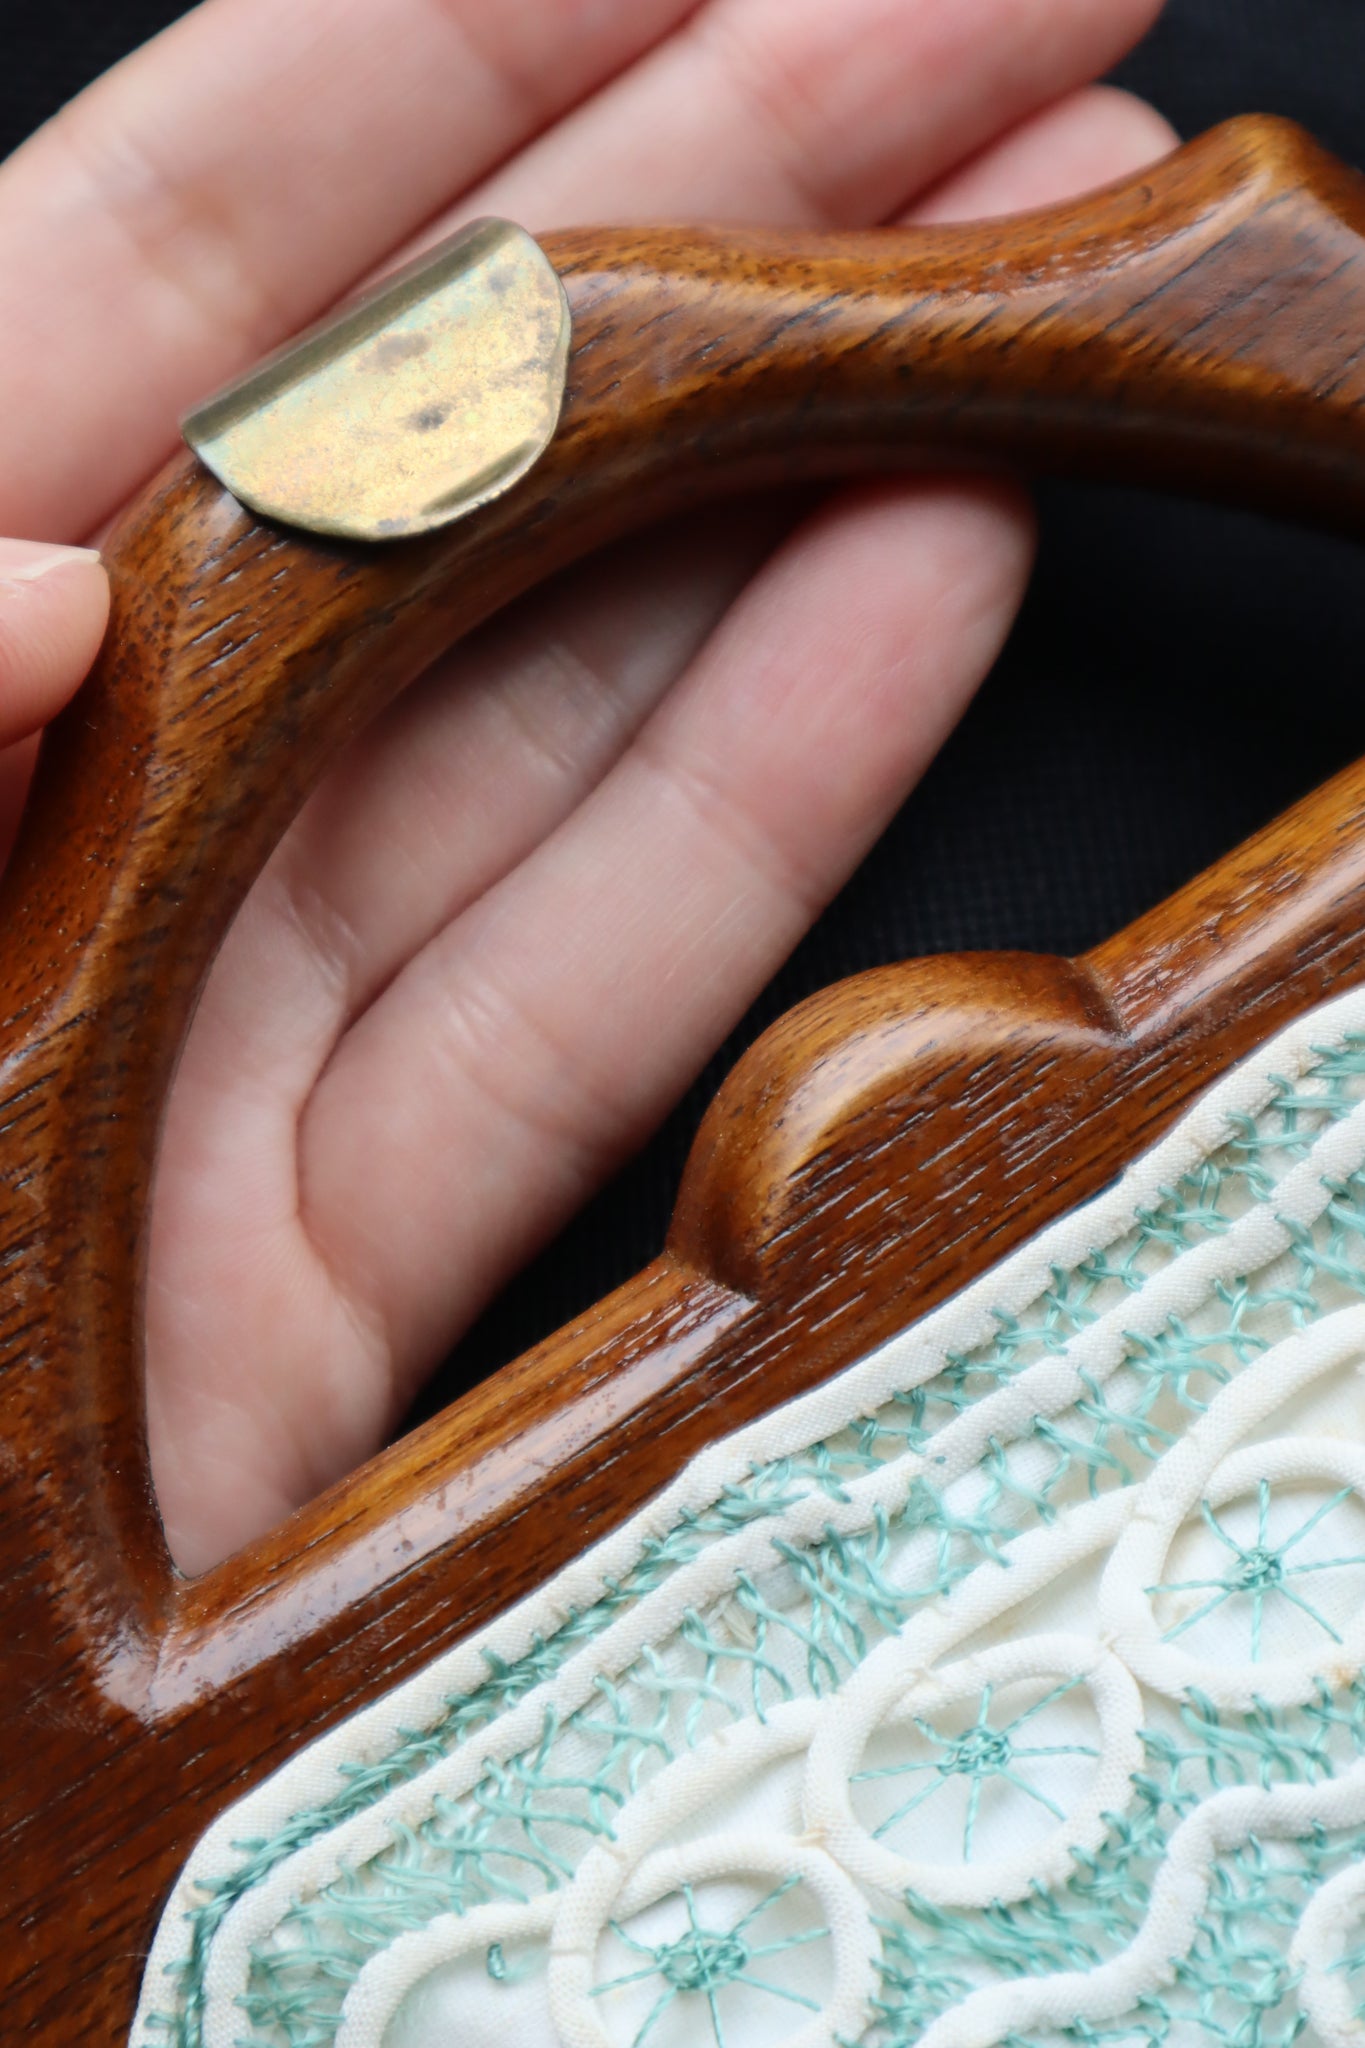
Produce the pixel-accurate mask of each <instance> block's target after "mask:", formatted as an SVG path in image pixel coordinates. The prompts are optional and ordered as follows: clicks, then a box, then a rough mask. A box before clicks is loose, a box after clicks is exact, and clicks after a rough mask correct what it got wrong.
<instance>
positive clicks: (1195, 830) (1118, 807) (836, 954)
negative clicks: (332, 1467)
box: [0, 0, 1365, 1406]
mask: <svg viewBox="0 0 1365 2048" xmlns="http://www.w3.org/2000/svg"><path fill="white" fill-rule="evenodd" d="M286 4H287V0H286ZM376 4H378V5H382V4H383V0H376ZM944 4H951V0H944ZM181 11H182V10H181V8H179V7H177V6H176V5H174V4H172V0H0V29H3V38H2V39H0V46H2V47H3V49H4V52H5V63H4V65H3V67H0V153H3V152H5V151H8V150H9V149H10V148H12V147H13V146H14V145H15V144H16V143H18V142H19V141H21V140H22V138H23V136H24V135H25V134H26V133H27V132H28V131H29V130H30V129H31V128H33V127H34V126H36V125H37V123H38V122H39V121H41V120H42V119H43V118H45V116H46V115H47V114H48V113H50V112H51V111H52V110H53V109H54V108H55V107H56V106H58V105H59V104H60V103H61V102H62V100H64V99H65V98H67V97H68V96H69V95H70V94H72V93H73V92H75V91H77V90H78V89H79V87H80V86H81V85H82V84H83V83H84V82H85V81H86V80H87V79H88V78H90V77H92V76H94V75H95V74H96V73H97V72H99V71H101V70H103V69H104V68H105V67H106V66H107V65H108V64H110V63H112V62H113V61H114V60H115V59H116V58H117V57H118V56H120V55H121V54H122V53H123V52H124V51H125V50H126V49H129V48H131V47H132V46H133V45H134V44H135V43H137V42H139V41H141V40H142V39H143V38H145V37H146V36H148V35H150V34H152V33H153V32H154V31H155V30H156V29H157V28H159V27H161V26H162V25H164V23H165V22H167V21H169V20H171V19H173V18H174V17H175V16H176V15H177V14H178V13H180V12H181ZM1120 76H1121V78H1122V81H1123V82H1124V83H1126V84H1128V85H1130V86H1132V87H1133V88H1134V89H1135V90H1137V91H1139V92H1142V93H1145V94H1146V95H1147V96H1148V97H1149V98H1150V99H1151V100H1152V101H1154V102H1155V104H1156V105H1157V106H1159V107H1160V108H1162V110H1163V111H1164V112H1165V113H1166V114H1167V115H1168V116H1169V117H1170V118H1171V119H1172V120H1173V121H1174V122H1175V123H1176V125H1177V127H1179V128H1180V129H1181V131H1182V132H1183V133H1185V134H1191V133H1194V132H1196V131H1197V130H1199V129H1200V128H1203V127H1206V126H1208V125H1209V124H1210V123H1211V122H1213V121H1216V120H1219V119H1221V118H1222V117H1223V116H1225V115H1227V114H1232V113H1237V112H1244V111H1247V110H1249V109H1253V108H1256V109H1260V108H1266V109H1272V110H1274V111H1277V112H1280V113H1285V114H1291V115H1293V116H1295V117H1296V118H1297V119H1299V120H1301V121H1303V122H1305V123H1306V124H1307V125H1308V126H1309V127H1310V128H1311V129H1313V130H1314V131H1315V133H1317V134H1318V135H1319V137H1321V139H1323V140H1324V141H1325V142H1327V143H1328V144H1330V145H1331V146H1332V147H1333V148H1334V149H1336V150H1337V151H1339V152H1340V153H1341V154H1342V155H1344V156H1346V157H1347V158H1348V159H1350V160H1351V161H1353V162H1355V163H1358V164H1361V165H1362V166H1365V7H1362V6H1361V4H1360V0H1169V6H1168V11H1167V14H1166V16H1165V18H1164V19H1163V21H1162V23H1161V24H1160V26H1159V27H1158V28H1157V30H1156V31H1155V33H1154V34H1153V35H1152V36H1151V37H1150V38H1149V40H1148V41H1147V43H1146V44H1145V45H1144V46H1143V48H1142V49H1141V50H1139V51H1138V52H1137V53H1136V54H1135V55H1134V56H1133V57H1132V58H1131V59H1130V60H1129V62H1128V63H1127V64H1126V65H1125V66H1124V67H1123V70H1122V72H1121V74H1120ZM0 289H2V287H0ZM7 396H8V398H9V402H14V399H15V395H14V394H8V395H7ZM1042 511H1043V547H1042V556H1041V561H1040V565H1039V570H1038V574H1037V577H1036V579H1035V582H1034V586H1033V590H1032V594H1031V596H1030V598H1029V601H1028V605H1027V607H1026V610H1025V613H1024V616H1023V618H1022V619H1021V621H1020V624H1019V627H1018V630H1017V632H1016V633H1015V635H1014V638H1013V641H1012V643H1011V645H1010V647H1009V649H1008V651H1007V653H1006V655H1005V656H1004V658H1003V659H1002V661H1001V662H1000V663H999V665H998V667H997V669H996V671H995V673H994V674H993V675H992V677H991V679H990V681H989V682H988V684H987V686H986V688H985V689H984V691H983V692H982V694H981V696H980V698H979V699H978V701H977V703H976V705H975V706H974V707H973V709H972V711H971V712H970V713H969V715H968V717H967V719H966V720H965V722H964V723H963V725H962V727H961V728H960V730H959V732H958V733H957V735H956V736H955V738H954V739H953V740H952V741H951V743H950V744H949V746H948V747H947V749H946V750H945V752H944V753H943V755H942V756H941V757H940V759H939V761H938V762H937V763H936V764H935V766H934V768H933V769H932V771H931V773H930V774H929V776H928V778H927V779H926V781H925V782H924V783H923V784H922V786H921V787H920V789H919V790H918V791H916V793H915V795H914V796H913V797H912V798H911V800H910V801H909V803H908V804H907V805H906V806H905V808H904V810H903V811H902V813H901V815H900V816H899V818H898V819H897V820H896V822H895V823H894V825H893V826H892V827H891V829H890V831H889V832H887V833H886V835H885V836H884V838H883V839H882V841H881V843H880V844H879V846H878V847H877V848H876V850H875V852H874V853H873V854H872V856H871V858H870V859H869V860H868V861H867V862H866V863H865V864H864V866H863V868H862V869H861V870H860V872H859V873H858V874H857V875H856V876H855V877H854V879H853V880H852V882H850V884H849V885H848V887H847V888H846V889H845V890H844V891H843V893H842V895H841V896H840V897H839V898H838V899H837V901H836V902H835V903H834V904H833V905H832V906H831V907H830V909H829V910H828V911H827V912H826V914H825V916H824V917H823V918H822V919H821V920H820V922H819V924H818V925H817V927H816V928H815V930H814V931H813V932H812V933H811V934H810V936H809V937H808V939H807V940H806V942H805V943H804V944H803V945H802V946H801V947H800V949H799V950H798V952H797V953H796V955H795V956H794V957H793V959H792V960H791V961H790V962H789V963H788V965H787V966H786V968H785V969H784V970H783V972H782V973H781V974H780V975H779V976H778V977H777V979H776V980H775V981H774V982H773V983H772V985H771V986H770V987H769V988H768V989H767V990H765V992H764V994H763V996H762V997H761V999H760V1000H759V1001H758V1002H757V1003H756V1004H755V1006H754V1008H753V1010H752V1011H751V1013H750V1014H749V1016H748V1017H746V1018H745V1020H744V1022H743V1024H742V1025H741V1026H740V1028H739V1029H738V1030H737V1031H736V1032H735V1033H734V1035H733V1037H732V1038H731V1039H730V1041H729V1042H728V1043H727V1044H726V1045H725V1047H724V1048H723V1049H722V1051H721V1052H720V1053H719V1054H718V1055H717V1056H716V1058H715V1059H714V1060H713V1061H712V1062H711V1063H710V1065H709V1066H708V1068H707V1070H706V1072H705V1074H704V1075H703V1076H702V1077H701V1079H700V1080H699V1081H698V1083H697V1085H696V1086H695V1087H694V1088H693V1089H692V1090H691V1091H690V1093H689V1094H688V1096H687V1098H686V1100H685V1101H684V1102H683V1103H682V1104H681V1105H680V1106H679V1107H678V1109H677V1110H676V1112H675V1113H674V1115H673V1116H672V1117H671V1118H670V1119H669V1121H668V1123H667V1124H666V1126H665V1127H664V1129H663V1130H662V1131H661V1132H660V1133H659V1135H658V1136H657V1137H656V1139H655V1140H654V1142H653V1143H652V1144H651V1145H650V1146H649V1147H648V1148H647V1150H646V1151H645V1152H644V1153H643V1154H642V1155H641V1156H640V1157H639V1158H638V1159H637V1160H636V1161H634V1162H633V1163H632V1164H631V1165H630V1166H629V1167H627V1168H626V1170H625V1171H624V1172H623V1173H622V1174H621V1175H620V1176H619V1177H618V1179H617V1180H616V1181H615V1182H614V1183H613V1184H612V1185H611V1186H610V1187H608V1188H607V1189H606V1190H605V1191H604V1192H603V1193H602V1194H601V1195H600V1196H599V1197H598V1199H597V1200H596V1201H595V1202H594V1203H593V1204H592V1205H591V1206H590V1208H589V1209H588V1210H587V1211H586V1212H585V1213H584V1214H583V1215H582V1216H581V1217H580V1218H579V1219H578V1220H577V1221H576V1222H575V1223H574V1224H573V1225H572V1226H571V1227H570V1228H569V1229H568V1230H567V1231H565V1233H564V1234H563V1235H562V1237H561V1238H560V1239H559V1240H558V1241H557V1242H556V1243H555V1244H553V1245H552V1246H551V1247H550V1248H549V1249H548V1250H547V1251H546V1252H545V1253H544V1254H543V1255H542V1256H541V1257H540V1258H539V1259H538V1260H537V1261H536V1263H535V1264H534V1265H533V1266H532V1267H531V1268H530V1269H529V1270H528V1271H527V1272H526V1273H525V1274H523V1275H522V1277H521V1278H520V1279H519V1280H518V1281H517V1282H516V1283H515V1285H513V1286H512V1287H511V1288H509V1289H508V1290H507V1292H506V1294H505V1295H504V1296H503V1298H502V1299H501V1300H500V1301H499V1302H497V1303H496V1304H495V1305H494V1307H493V1308H492V1309H491V1310H490V1311H489V1313H488V1314H487V1315H486V1316H485V1317H484V1319H483V1321H482V1323H481V1324H480V1325H479V1327H478V1328H477V1329H476V1330H475V1331H474V1332H472V1333H471V1335H470V1336H469V1337H468V1338H467V1339H466V1341H465V1342H464V1343H463V1344H462V1345H461V1347H460V1350H459V1352H458V1353H457V1354H456V1356H455V1357H454V1358H453V1359H452V1360H451V1361H450V1362H449V1364H448V1366H447V1367H446V1369H445V1370H444V1372H443V1373H442V1374H441V1375H439V1377H438V1381H437V1383H436V1384H435V1385H434V1387H433V1388H432V1390H431V1392H430V1395H429V1396H428V1400H427V1403H426V1404H425V1405H428V1406H429V1405H433V1404H435V1403H436V1402H438V1401H440V1400H442V1399H445V1398H448V1397H449V1396H450V1394H452V1393H453V1392H455V1391H456V1390H457V1389H458V1388H459V1387H460V1386H461V1385H462V1384H465V1383H467V1382H468V1380H470V1379H471V1378H473V1377H476V1376H479V1375H482V1374H483V1373H485V1372H487V1371H488V1370H490V1369H491V1368H492V1367H494V1366H496V1365H498V1364H500V1363H501V1362H502V1361H504V1360H505V1359H507V1358H509V1357H511V1356H513V1355H515V1354H516V1353H517V1352H518V1351H520V1350H522V1349H523V1348H524V1347H525V1346H526V1345H527V1344H529V1343H531V1342H533V1341H534V1340H535V1339H536V1338H537V1337H539V1336H541V1335H544V1334H545V1333H547V1332H548V1331H550V1330H552V1329H554V1328H555V1327H556V1326H557V1325H558V1324H559V1323H561V1322H562V1321H564V1320H565V1319H566V1318H567V1317H569V1316H570V1315H572V1314H574V1313H575V1312H576V1311H578V1310H580V1309H581V1308H583V1307H585V1306H587V1305H588V1304H590V1303H591V1302H593V1301H594V1300H596V1298H597V1297H598V1296H599V1295H600V1294H602V1293H604V1292H605V1291H606V1290H607V1289H609V1288H610V1287H612V1286H614V1285H616V1284H617V1283H618V1282H619V1281H621V1280H623V1279H624V1278H626V1277H627V1276H628V1275H629V1274H630V1273H631V1272H633V1271H634V1270H635V1269H636V1268H637V1267H638V1266H640V1265H641V1264H643V1263H644V1262H645V1260H647V1259H648V1258H650V1257H651V1256H653V1254H654V1253H655V1252H656V1251H657V1250H658V1248H659V1246H660V1245H661V1243H662V1241H663V1236H664V1231H665V1229H666V1226H667V1220H668V1214H669V1210H670V1207H671V1204H672V1200H673V1193H674V1190H675V1188H676V1185H677V1181H678V1176H679V1173H680V1171H681V1168H682V1163H683V1160H684V1158H685V1157H686V1152H687V1147H688V1144H689V1142H690V1140H691V1136H692V1134H693V1132H694V1131H695V1129H696V1125H697V1122H698V1119H699V1117H700V1115H701V1112H702V1110H703V1108H704V1107H705V1104H706V1102H707V1101H708V1099H709V1098H710V1096H711V1094H712V1093H713V1092H714V1090H715V1088H716V1086H717V1085H718V1083H719V1081H720V1079H721V1078H722V1076H723V1075H724V1074H725V1073H726V1071H727V1070H728V1069H729V1067H730V1066H731V1065H732V1064H733V1062H734V1060H735V1059H736V1057H737V1056H738V1054H739V1053H740V1052H741V1051H742V1050H743V1048H744V1047H745V1046H746V1045H747V1044H748V1043H749V1042H750V1041H751V1040H752V1039H753V1038H754V1037H755V1036H756V1035H757V1033H758V1032H759V1031H760V1030H761V1029H762V1028H763V1027H764V1025H766V1024H767V1023H769V1022H770V1021H771V1020H772V1019H773V1018H774V1017H775V1016H777V1015H778V1014H779V1013H780V1012H781V1011H782V1010H784V1009H786V1008H788V1007H789V1006H790V1005H791V1004H792V1003H794V1002H796V1001H797V1000H799V998H800V997H802V996H803V995H806V994H808V993H809V992H810V991H811V990H813V989H816V988H819V987H822V986H823V985H824V984H825V983H827V982H830V981H833V980H835V979H837V978H838V977H840V976H842V975H846V974H852V973H854V972H856V971H857V970H858V969H860V968H864V967H870V966H874V965H877V964H880V963H882V962H885V961H890V960H896V959H901V958H905V957H908V956H910V955H914V954H924V953H934V952H942V951H952V950H956V949H961V948H969V947H1027V948H1033V949H1037V950H1042V951H1054V952H1074V951H1077V950H1079V949H1080V948H1083V947H1085V946H1088V945H1090V944H1093V943H1094V942H1095V941H1096V940H1098V939H1101V938H1103V937H1105V936H1106V935H1107V934H1108V933H1110V932H1111V931H1113V930H1115V929H1116V928H1117V927H1118V926H1119V925H1121V924H1123V923H1125V922H1126V921H1127V920H1128V919H1129V918H1131V917H1134V916H1136V915H1137V914H1138V913H1139V912H1140V911H1142V910H1144V909H1146V908H1148V907H1149V906H1150V905H1151V904H1153V903H1155V902H1157V901H1158V900H1159V899H1160V898H1161V897H1162V896H1164V895H1165V894H1166V893H1167V892H1168V891H1170V890H1171V889H1173V888H1174V887H1176V886H1177V885H1178V884H1179V883H1180V882H1182V881H1184V880H1185V879H1186V878H1187V877H1188V876H1190V875H1192V874H1194V873H1195V872H1196V871H1197V870H1198V869H1199V868H1201V867H1202V866H1204V865H1205V864H1206V863H1207V862H1208V861H1210V860H1212V859H1213V858H1214V857H1215V856H1216V855H1218V854H1219V853H1221V852H1223V851H1224V850H1225V849H1227V848H1228V847H1230V846H1232V845H1234V844H1235V843H1236V842H1237V841H1238V840H1239V839H1241V838H1243V837H1244V836H1245V835H1246V834H1247V833H1248V832H1250V831H1251V830H1252V829H1254V827H1255V826H1257V825H1258V824H1260V823H1262V822H1263V821H1264V820H1265V819H1267V818H1269V817H1271V816H1272V815H1273V814H1274V813H1275V812H1276V811H1277V810H1279V809H1281V808H1283V806H1284V805H1285V804H1287V803H1289V802H1290V801H1292V800H1293V799H1294V798H1295V797H1297V796H1299V795H1300V794H1301V793H1302V792H1303V791H1305V790H1306V789H1308V788H1310V787H1311V786H1312V785H1313V783H1314V782H1316V781H1319V780H1321V779H1322V778H1323V777H1324V776H1326V775H1327V774H1329V773H1330V772H1331V771H1332V770H1333V769H1335V768H1337V767H1339V766H1341V765H1342V764H1343V763H1345V762H1346V761H1348V760H1350V759H1351V758H1352V757H1353V756H1355V755H1357V754H1360V753H1362V752H1365V692H1362V689H1361V686H1360V656H1359V641H1360V629H1361V626H1362V623H1365V601H1363V599H1365V580H1363V579H1362V575H1361V568H1360V558H1359V556H1358V554H1357V553H1356V552H1355V551H1353V550H1351V549H1348V548H1346V547H1345V546H1341V545H1338V544H1335V543H1332V542H1328V541H1325V540H1321V539H1318V538H1311V537H1307V536H1304V535H1302V534H1298V533H1295V532H1292V531H1289V530H1287V529H1282V528H1278V527H1273V526H1270V525H1268V524H1265V523H1263V522H1261V521H1258V520H1255V519H1251V518H1249V517H1243V516H1239V515H1236V514H1228V513H1211V512H1205V511H1202V510H1198V509H1193V508H1190V507H1186V506H1180V505H1174V504H1170V503H1167V502H1165V501H1161V500H1156V499H1151V498H1142V497H1138V496H1136V495H1129V494H1124V493H1117V492H1100V491H1090V490H1086V491H1081V490H1075V489H1070V488H1068V489H1061V488H1050V489H1048V490H1046V491H1045V492H1044V493H1043V495H1042Z"/></svg>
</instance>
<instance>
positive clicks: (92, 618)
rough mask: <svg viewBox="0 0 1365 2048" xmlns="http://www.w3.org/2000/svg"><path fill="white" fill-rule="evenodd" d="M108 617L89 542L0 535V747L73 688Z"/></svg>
mask: <svg viewBox="0 0 1365 2048" xmlns="http://www.w3.org/2000/svg"><path fill="white" fill-rule="evenodd" d="M108 616H109V582H108V578H107V577H106V575H105V573H104V569H103V567H102V565H101V563H100V558H99V555H98V553H97V552H96V550H95V549H94V548H64V547H56V546H54V545H53V544H52V543H51V542H48V541H36V540H3V539H0V747H6V746H9V745H11V744H12V743H13V742H14V741H15V740H21V739H24V738H26V737H27V736H28V735H29V734H30V733H35V732H37V731H38V730H39V729H40V727H42V726H44V725H46V724H47V721H48V720H49V719H50V718H52V717H53V716H54V715H55V714H56V713H57V712H58V711H60V710H61V708H62V706H63V704H65V703H66V701H67V699H68V697H71V696H73V695H74V694H75V691H76V689H77V687H78V686H79V684H80V683H81V682H82V681H83V680H84V678H85V673H86V670H87V669H88V668H89V667H90V664H91V662H92V661H93V660H94V659H95V656H96V654H97V653H98V651H99V644H100V641H101V639H102V638H103V637H104V628H105V624H106V621H107V619H108Z"/></svg>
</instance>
